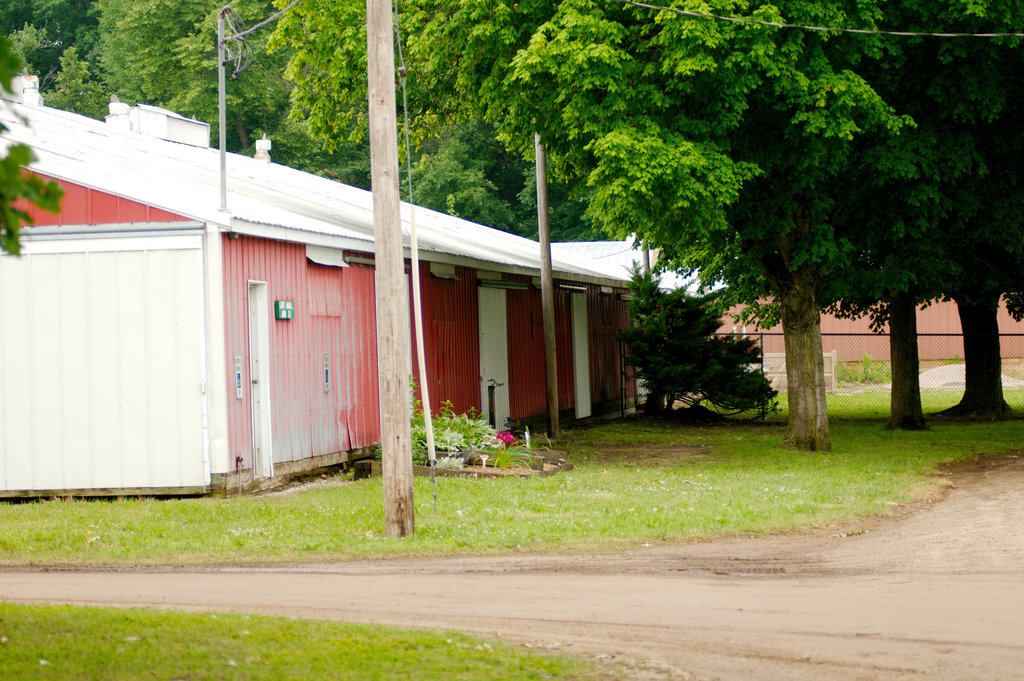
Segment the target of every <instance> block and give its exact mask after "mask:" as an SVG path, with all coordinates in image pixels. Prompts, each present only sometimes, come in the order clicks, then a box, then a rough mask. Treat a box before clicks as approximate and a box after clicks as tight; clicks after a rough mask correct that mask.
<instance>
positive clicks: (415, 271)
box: [392, 0, 437, 511]
mask: <svg viewBox="0 0 1024 681" xmlns="http://www.w3.org/2000/svg"><path fill="white" fill-rule="evenodd" d="M392 7H393V8H394V11H395V42H396V43H397V45H398V78H399V81H400V82H401V84H402V114H403V123H404V128H405V163H406V180H407V181H408V183H409V196H408V199H409V201H408V202H409V250H410V259H411V260H412V267H411V269H412V303H413V324H414V326H415V328H416V360H417V363H418V364H419V370H420V371H419V374H420V401H421V403H422V405H423V426H424V429H425V430H426V435H427V462H428V464H429V465H430V489H431V492H433V495H434V510H435V511H436V510H437V477H436V476H435V468H436V466H437V451H436V448H435V445H434V415H433V412H432V411H431V409H430V387H429V385H428V383H427V362H426V352H425V351H424V348H423V303H422V301H421V299H420V245H419V237H418V234H417V229H416V204H415V203H413V193H412V145H410V143H409V93H408V88H407V87H406V76H407V75H408V70H407V69H406V67H405V52H404V51H403V50H402V33H401V31H400V29H399V25H398V0H395V2H394V3H393V4H392Z"/></svg>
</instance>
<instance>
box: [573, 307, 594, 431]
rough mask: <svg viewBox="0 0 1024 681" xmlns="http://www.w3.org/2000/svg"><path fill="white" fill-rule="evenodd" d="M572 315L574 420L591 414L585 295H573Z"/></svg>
mask: <svg viewBox="0 0 1024 681" xmlns="http://www.w3.org/2000/svg"><path fill="white" fill-rule="evenodd" d="M571 314H572V373H573V379H574V380H573V383H574V384H575V387H576V418H578V419H583V418H587V417H588V416H590V415H591V414H592V413H593V407H592V405H591V395H590V332H589V328H588V324H587V294H586V293H573V294H572V298H571Z"/></svg>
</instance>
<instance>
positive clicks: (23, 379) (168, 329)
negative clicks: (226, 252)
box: [0, 238, 208, 490]
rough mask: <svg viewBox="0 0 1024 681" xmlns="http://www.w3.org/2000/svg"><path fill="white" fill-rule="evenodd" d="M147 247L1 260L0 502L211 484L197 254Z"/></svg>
mask: <svg viewBox="0 0 1024 681" xmlns="http://www.w3.org/2000/svg"><path fill="white" fill-rule="evenodd" d="M140 241H142V240H140ZM144 241H145V243H144V244H141V243H140V245H139V247H138V249H139V250H130V249H128V248H124V250H120V251H117V252H93V253H74V252H70V253H68V252H66V253H59V254H35V255H24V256H22V257H20V258H15V257H10V256H0V291H3V292H5V293H7V292H16V293H15V294H14V295H4V296H3V297H2V298H0V424H2V427H0V487H2V488H3V489H6V490H57V489H106V488H125V487H183V486H202V485H205V484H206V483H207V482H208V480H207V479H206V473H205V469H204V460H203V422H202V413H203V395H202V390H201V379H202V371H201V350H202V344H203V340H202V336H201V333H200V322H201V319H202V299H201V286H202V283H201V281H202V280H201V274H202V266H201V251H200V242H199V239H198V238H196V239H195V243H194V246H193V247H191V248H181V247H179V248H178V249H177V250H167V249H163V248H161V247H160V244H159V239H158V238H148V239H145V240H144ZM123 246H124V245H122V247H123Z"/></svg>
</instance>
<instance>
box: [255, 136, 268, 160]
mask: <svg viewBox="0 0 1024 681" xmlns="http://www.w3.org/2000/svg"><path fill="white" fill-rule="evenodd" d="M271 146H272V145H271V143H270V140H268V139H267V136H266V135H264V136H263V137H262V138H261V139H258V140H256V153H255V154H254V155H253V158H254V159H256V160H257V161H263V162H264V163H270V147H271Z"/></svg>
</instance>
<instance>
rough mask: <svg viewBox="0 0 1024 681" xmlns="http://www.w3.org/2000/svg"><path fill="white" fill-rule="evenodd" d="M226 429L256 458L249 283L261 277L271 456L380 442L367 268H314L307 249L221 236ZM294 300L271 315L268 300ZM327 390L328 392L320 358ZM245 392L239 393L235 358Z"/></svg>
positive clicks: (246, 460) (234, 444)
mask: <svg viewBox="0 0 1024 681" xmlns="http://www.w3.org/2000/svg"><path fill="white" fill-rule="evenodd" d="M224 280H225V286H224V290H225V327H226V334H227V345H226V352H227V357H226V360H227V365H228V376H227V377H226V378H227V381H228V385H229V389H228V424H229V425H228V430H229V436H228V439H229V443H230V444H229V446H230V447H231V452H232V456H233V457H234V456H241V457H242V459H243V463H242V467H243V468H248V467H249V466H250V465H251V458H252V430H251V429H252V407H251V401H250V395H249V390H248V389H247V387H248V386H249V384H250V376H249V338H248V319H247V306H248V288H247V282H248V281H249V280H253V281H265V282H267V286H268V294H269V299H270V300H269V305H270V309H269V310H268V311H267V314H268V316H269V318H270V361H271V367H270V371H271V385H270V390H271V428H272V432H273V451H274V461H275V462H284V461H296V460H299V459H302V458H307V457H310V456H319V455H323V454H330V453H334V452H338V451H345V450H349V449H357V448H360V447H366V446H369V445H371V444H373V443H374V442H376V441H377V440H378V439H379V438H380V426H379V418H378V388H377V356H376V321H375V317H374V285H373V268H371V267H362V266H352V267H347V268H339V267H329V266H324V265H317V264H314V263H311V262H308V261H307V260H306V252H305V247H304V246H302V245H297V244H289V243H285V242H279V241H270V240H265V239H255V238H250V237H240V238H237V239H225V240H224ZM275 300H290V301H292V302H294V304H295V317H294V319H291V320H288V321H284V320H278V319H274V310H273V302H274V301H275ZM325 354H326V355H328V361H329V368H330V390H329V392H325V391H324V374H323V370H324V355H325ZM235 355H238V356H240V357H242V372H243V376H242V380H243V385H244V386H246V389H245V390H243V391H242V398H241V399H238V398H236V397H235V390H234V366H235V363H234V357H235Z"/></svg>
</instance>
